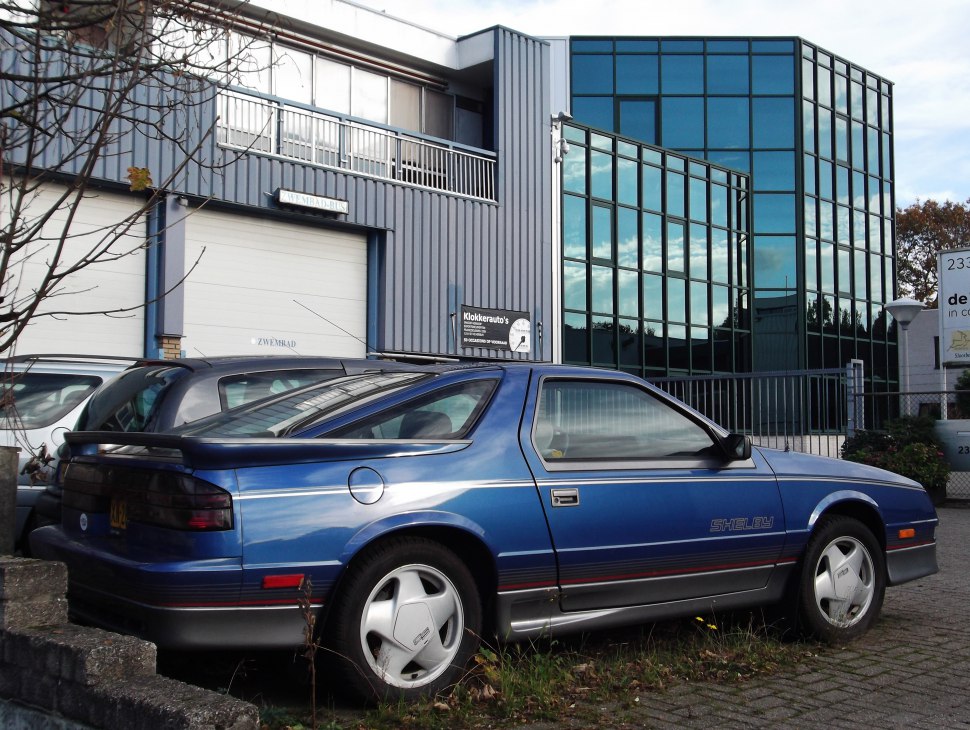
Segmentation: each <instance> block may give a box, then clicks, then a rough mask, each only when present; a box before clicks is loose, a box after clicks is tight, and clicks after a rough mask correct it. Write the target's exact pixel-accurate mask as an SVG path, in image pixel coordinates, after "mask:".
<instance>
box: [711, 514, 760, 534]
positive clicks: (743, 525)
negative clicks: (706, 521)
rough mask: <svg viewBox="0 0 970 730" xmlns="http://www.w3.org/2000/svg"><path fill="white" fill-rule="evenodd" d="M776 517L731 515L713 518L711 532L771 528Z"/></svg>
mask: <svg viewBox="0 0 970 730" xmlns="http://www.w3.org/2000/svg"><path fill="white" fill-rule="evenodd" d="M774 524H775V518H774V517H731V518H729V519H724V518H720V517H719V518H716V519H713V520H711V532H742V531H744V530H770V529H771V528H772V527H773V526H774Z"/></svg>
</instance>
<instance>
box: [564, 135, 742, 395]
mask: <svg viewBox="0 0 970 730" xmlns="http://www.w3.org/2000/svg"><path fill="white" fill-rule="evenodd" d="M562 134H563V137H564V138H565V139H566V140H567V142H568V144H569V152H568V153H567V154H566V155H565V156H564V157H563V159H562V163H561V165H562V185H563V200H562V221H563V223H562V228H563V230H562V241H563V279H562V287H563V307H564V313H563V333H564V336H563V341H564V352H563V361H564V362H567V363H576V364H592V365H599V366H603V367H611V368H618V369H622V370H626V371H629V372H632V373H636V374H638V375H644V376H646V377H658V376H664V375H666V374H668V373H691V374H695V373H713V372H719V373H731V372H748V371H750V369H751V336H750V334H751V332H750V329H751V324H750V316H749V310H750V304H749V298H750V293H749V292H750V282H749V276H750V264H749V257H750V247H749V245H748V234H747V230H748V178H747V176H745V175H743V174H740V173H737V172H732V171H729V170H726V169H724V168H721V167H719V166H716V165H711V164H709V163H707V162H704V161H702V160H693V159H691V158H688V157H686V156H684V155H680V154H676V153H672V152H669V151H664V150H660V149H658V148H656V147H652V146H648V145H643V144H637V143H634V142H633V141H631V140H627V139H624V138H622V137H619V136H616V135H610V134H602V133H599V132H596V131H591V130H590V129H588V128H581V127H578V126H573V125H569V124H564V125H563V129H562Z"/></svg>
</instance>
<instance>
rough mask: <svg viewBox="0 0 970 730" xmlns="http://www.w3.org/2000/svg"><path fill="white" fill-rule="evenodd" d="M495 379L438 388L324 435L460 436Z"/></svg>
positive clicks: (487, 397) (382, 436)
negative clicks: (428, 393)
mask: <svg viewBox="0 0 970 730" xmlns="http://www.w3.org/2000/svg"><path fill="white" fill-rule="evenodd" d="M497 382H498V381H496V380H474V381H471V382H466V383H459V384H457V385H452V386H449V387H447V388H441V389H440V390H436V391H435V392H433V393H431V394H430V395H427V396H423V397H421V398H416V399H414V400H412V401H408V402H407V403H403V404H401V405H398V406H395V407H394V408H389V409H387V410H385V411H381V412H380V413H377V414H375V415H373V416H370V417H368V418H366V419H364V420H362V421H358V422H357V423H353V424H351V425H349V426H343V427H341V428H339V429H336V430H334V431H332V432H329V433H327V434H325V436H326V437H327V438H351V439H454V438H461V437H462V436H464V435H465V434H466V433H468V431H469V430H470V429H471V427H472V426H473V425H474V424H475V421H476V420H477V419H478V416H479V415H480V414H481V412H482V411H483V410H484V408H485V405H486V404H487V403H488V399H489V397H490V396H491V394H492V392H493V391H494V390H495V385H496V383H497Z"/></svg>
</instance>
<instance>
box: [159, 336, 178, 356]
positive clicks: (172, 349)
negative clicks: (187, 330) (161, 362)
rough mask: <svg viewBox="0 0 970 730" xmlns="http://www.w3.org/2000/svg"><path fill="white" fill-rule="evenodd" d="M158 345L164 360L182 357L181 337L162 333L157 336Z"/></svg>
mask: <svg viewBox="0 0 970 730" xmlns="http://www.w3.org/2000/svg"><path fill="white" fill-rule="evenodd" d="M158 344H159V347H160V348H161V350H162V357H163V358H164V359H166V360H174V359H175V358H178V357H182V338H181V337H175V336H172V335H162V336H161V337H159V338H158Z"/></svg>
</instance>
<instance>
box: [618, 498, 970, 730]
mask: <svg viewBox="0 0 970 730" xmlns="http://www.w3.org/2000/svg"><path fill="white" fill-rule="evenodd" d="M939 515H940V527H939V529H938V531H937V542H938V547H937V556H938V559H939V564H940V572H939V573H937V574H936V575H933V576H930V577H928V578H924V579H922V580H918V581H914V582H912V583H907V584H905V585H902V586H897V587H894V588H889V589H887V591H886V600H885V603H884V605H883V609H882V615H881V618H880V620H879V621H878V623H877V624H876V626H875V627H874V628H873V629H872V630H871V631H870V632H869V633H868V634H867V635H866V636H865V637H863V638H862V639H861V640H859V641H857V642H855V643H853V644H851V645H849V646H846V647H843V648H839V649H831V650H826V651H825V652H824V653H823V654H822V655H820V656H814V657H811V658H809V659H806V660H805V661H804V662H802V663H801V664H799V665H798V666H796V667H794V668H792V669H790V670H785V671H784V672H779V673H778V674H775V675H771V676H767V677H760V678H757V679H754V680H751V681H748V682H744V683H743V684H737V685H714V684H682V685H677V686H675V687H673V688H671V689H670V690H669V691H667V692H664V693H650V694H648V695H645V696H643V697H641V698H640V701H641V703H642V709H639V708H638V709H637V710H636V711H635V713H634V717H628V718H627V721H632V722H631V723H630V724H631V726H632V725H638V726H640V727H656V728H709V727H717V728H719V730H720V729H721V728H742V727H743V728H751V727H756V728H763V727H771V728H776V727H783V728H808V727H811V728H819V727H824V728H906V729H907V730H909V729H912V728H933V729H934V730H935V729H936V728H967V729H968V730H970V560H968V557H970V509H968V508H966V507H944V508H942V509H940V511H939ZM624 724H626V723H624Z"/></svg>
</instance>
